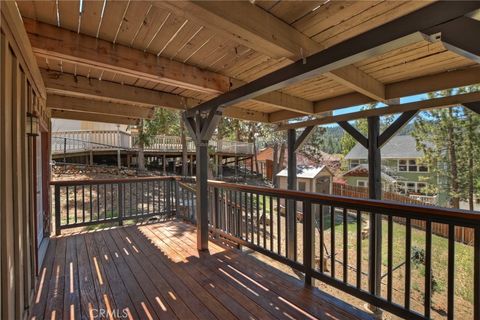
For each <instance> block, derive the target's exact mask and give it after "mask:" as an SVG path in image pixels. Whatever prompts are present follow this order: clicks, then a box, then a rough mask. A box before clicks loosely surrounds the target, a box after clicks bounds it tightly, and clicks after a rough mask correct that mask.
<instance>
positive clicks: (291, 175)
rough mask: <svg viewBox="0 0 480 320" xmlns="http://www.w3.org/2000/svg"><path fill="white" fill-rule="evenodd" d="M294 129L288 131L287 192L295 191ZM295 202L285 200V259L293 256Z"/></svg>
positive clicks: (295, 154) (295, 158)
mask: <svg viewBox="0 0 480 320" xmlns="http://www.w3.org/2000/svg"><path fill="white" fill-rule="evenodd" d="M296 139H297V137H296V132H295V129H291V130H288V136H287V145H288V158H287V163H288V169H287V170H288V175H287V188H288V190H296V189H297V153H296V152H295V142H296ZM296 211H297V210H296V202H295V201H293V200H287V214H286V222H287V234H286V237H287V239H286V240H287V258H289V259H292V260H293V259H294V256H295V223H296V217H295V216H296Z"/></svg>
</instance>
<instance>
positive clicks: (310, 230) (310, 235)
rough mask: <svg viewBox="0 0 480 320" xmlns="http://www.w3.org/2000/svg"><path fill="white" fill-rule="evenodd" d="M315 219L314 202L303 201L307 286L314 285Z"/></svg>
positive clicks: (304, 259)
mask: <svg viewBox="0 0 480 320" xmlns="http://www.w3.org/2000/svg"><path fill="white" fill-rule="evenodd" d="M314 226H315V224H314V219H313V214H312V202H311V201H308V200H305V201H303V266H304V267H305V285H306V286H311V285H312V269H313V266H314V254H313V252H314V250H315V237H314V234H315V233H314V228H315V227H314Z"/></svg>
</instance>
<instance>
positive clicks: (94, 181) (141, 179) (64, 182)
mask: <svg viewBox="0 0 480 320" xmlns="http://www.w3.org/2000/svg"><path fill="white" fill-rule="evenodd" d="M179 179H180V177H178V176H154V177H137V178H120V179H84V180H56V181H50V185H52V186H79V185H96V184H115V183H129V182H145V181H158V180H179Z"/></svg>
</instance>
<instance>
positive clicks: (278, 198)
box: [209, 181, 480, 320]
mask: <svg viewBox="0 0 480 320" xmlns="http://www.w3.org/2000/svg"><path fill="white" fill-rule="evenodd" d="M209 189H210V198H211V199H210V211H209V212H210V217H209V221H210V224H211V228H212V230H213V231H214V232H215V233H216V234H219V235H221V236H223V237H225V238H228V239H230V240H232V241H234V242H237V243H239V244H241V245H245V246H247V247H250V248H252V249H254V250H256V251H259V252H261V253H263V254H265V255H267V256H269V257H271V258H273V259H276V260H278V261H280V262H283V263H284V264H286V265H288V266H290V267H292V268H294V269H296V270H298V271H300V272H303V273H304V274H305V282H306V283H307V284H310V283H311V281H312V278H314V279H318V280H320V281H322V282H324V283H326V284H328V285H331V286H333V287H336V288H338V289H340V290H342V291H344V292H346V293H348V294H350V295H352V296H355V297H357V298H359V299H361V300H363V301H365V302H368V303H370V304H372V305H375V306H377V307H379V308H381V309H384V310H386V311H389V312H391V313H393V314H395V315H397V316H400V317H402V318H405V319H429V318H431V316H432V310H433V308H432V296H433V293H434V292H433V290H435V288H434V287H435V286H437V285H438V283H437V281H438V277H437V275H435V276H434V275H433V269H434V268H433V267H434V266H433V262H432V261H433V259H432V254H433V255H439V254H440V253H439V251H438V250H439V248H438V247H437V246H436V247H435V248H434V247H433V245H432V236H433V233H432V226H433V225H436V224H441V225H446V226H447V228H448V230H449V236H448V239H446V240H444V241H445V242H446V247H447V249H446V257H445V258H446V259H445V261H443V262H444V265H443V266H441V268H444V269H443V270H438V269H437V270H436V272H445V274H446V283H445V284H446V288H447V289H446V300H445V301H446V305H445V310H446V314H447V318H448V319H454V318H456V317H455V313H454V310H455V308H458V306H457V305H456V303H455V301H456V297H455V278H456V277H457V276H456V272H455V267H456V259H457V258H458V256H456V253H455V252H456V251H455V248H456V243H455V229H456V228H457V227H467V228H471V229H473V230H474V234H475V240H474V246H473V248H471V247H469V248H468V250H471V251H472V255H471V258H472V259H471V260H469V261H470V262H471V265H469V267H470V268H472V269H473V271H474V272H473V275H474V276H473V279H469V280H466V281H467V286H468V284H473V285H472V288H471V289H472V292H473V302H472V309H471V310H473V312H472V313H474V315H472V316H473V317H474V319H476V320H478V319H480V215H478V214H474V213H471V212H466V211H459V210H456V211H455V210H449V209H441V208H434V207H425V206H417V205H407V204H397V203H393V202H385V201H375V200H367V199H355V198H347V197H340V196H330V195H323V194H315V193H305V192H296V191H287V190H278V189H270V188H263V187H253V186H247V185H238V184H230V183H224V182H214V181H211V182H209ZM289 202H292V203H293V205H294V206H297V210H298V211H301V212H303V213H302V214H297V215H296V217H295V219H294V220H290V221H288V219H287V218H286V215H285V206H287V207H288V203H289ZM297 210H295V211H297ZM375 217H381V219H375ZM369 218H373V219H371V220H370V219H369ZM399 220H403V221H402V223H401V224H400V223H397V222H396V221H399ZM368 221H371V222H373V223H371V224H370V225H369V224H368ZM413 222H422V223H424V224H425V229H424V230H420V229H416V228H414V226H413ZM379 227H380V228H382V229H383V239H381V240H380V239H376V237H372V236H371V235H372V234H375V229H376V228H379ZM332 230H333V232H332ZM413 235H415V238H413ZM365 238H368V239H365ZM400 238H401V239H400ZM414 240H415V243H414ZM377 241H379V242H377ZM399 241H400V242H401V245H400V246H399ZM419 242H420V243H419ZM414 244H415V247H414ZM418 245H421V248H418V247H417V246H418ZM435 245H437V244H435ZM380 248H381V249H380ZM378 250H381V251H382V254H381V255H380V256H381V257H382V260H383V261H380V263H377V262H378V261H376V257H378V255H377V253H378ZM399 256H400V257H402V256H403V257H404V258H403V261H402V262H398V260H399ZM405 257H407V258H405ZM435 261H437V260H435ZM384 263H385V264H386V266H385V265H384ZM378 266H380V267H378ZM436 267H437V268H438V265H437V266H436ZM421 270H424V271H421ZM399 275H400V276H399ZM412 279H415V283H413V280H412ZM378 281H380V283H379V282H378ZM398 281H400V284H399V283H398ZM394 282H395V285H394ZM434 282H435V283H434ZM412 286H416V287H418V286H423V288H421V289H422V290H421V291H422V292H423V296H424V298H423V301H422V302H423V303H421V304H418V303H416V304H415V305H414V304H413V300H412ZM399 287H400V288H401V289H400V290H399V289H398V288H399ZM377 288H379V290H378V289H377ZM399 293H400V295H401V298H399ZM437 294H438V293H437ZM436 308H438V306H436ZM457 310H458V309H457Z"/></svg>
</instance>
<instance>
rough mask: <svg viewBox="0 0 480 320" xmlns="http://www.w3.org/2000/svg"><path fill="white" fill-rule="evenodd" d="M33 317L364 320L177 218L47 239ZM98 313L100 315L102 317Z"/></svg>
mask: <svg viewBox="0 0 480 320" xmlns="http://www.w3.org/2000/svg"><path fill="white" fill-rule="evenodd" d="M34 303H35V304H34V305H33V308H32V319H88V318H127V319H128V318H132V319H160V318H161V319H177V318H180V319H222V320H228V319H254V318H256V319H366V318H367V316H366V315H365V314H364V313H363V312H360V311H359V310H357V309H354V308H353V307H349V306H344V305H343V303H341V302H338V301H337V302H335V299H334V298H332V297H330V296H326V295H324V294H323V293H321V292H319V291H318V290H316V289H307V288H304V286H303V283H302V282H301V281H300V280H298V279H295V278H293V277H291V276H289V275H287V274H286V273H284V272H282V271H280V270H278V269H275V268H273V267H272V266H270V265H267V264H265V263H263V262H261V261H259V260H257V259H255V258H254V257H251V256H249V255H247V254H245V253H243V252H241V251H239V250H237V249H232V248H229V247H227V246H225V245H223V244H220V243H217V242H212V241H211V242H210V252H203V253H200V254H199V253H198V251H197V250H196V249H195V229H194V228H193V226H191V225H189V224H186V223H183V222H177V221H167V222H160V223H155V224H148V225H138V226H130V227H119V228H116V229H111V230H104V231H96V232H90V233H83V234H76V235H68V236H62V237H58V238H54V239H52V241H51V243H50V246H49V249H48V252H47V256H46V258H45V266H44V267H43V268H42V269H41V270H40V276H39V283H38V289H37V292H36V294H35V296H34ZM102 315H104V316H103V317H102Z"/></svg>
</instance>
